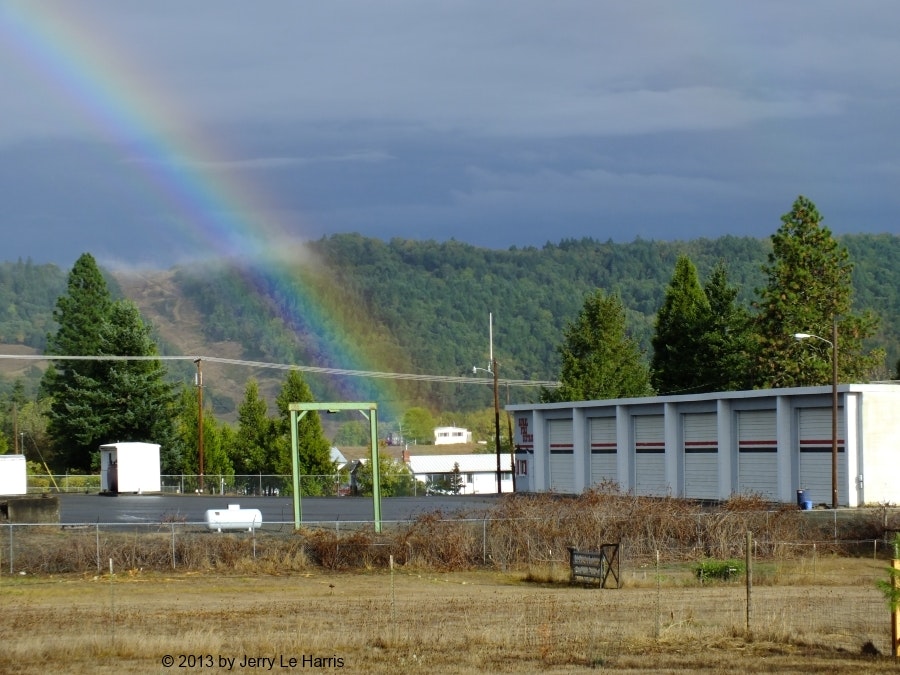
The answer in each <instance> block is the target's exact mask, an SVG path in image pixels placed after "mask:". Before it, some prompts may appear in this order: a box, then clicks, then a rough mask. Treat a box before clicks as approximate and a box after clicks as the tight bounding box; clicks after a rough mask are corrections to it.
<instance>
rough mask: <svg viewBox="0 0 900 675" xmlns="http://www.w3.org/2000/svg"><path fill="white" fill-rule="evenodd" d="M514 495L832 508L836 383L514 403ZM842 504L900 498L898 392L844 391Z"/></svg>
mask: <svg viewBox="0 0 900 675" xmlns="http://www.w3.org/2000/svg"><path fill="white" fill-rule="evenodd" d="M506 410H507V411H509V412H510V414H512V415H513V416H514V417H515V427H514V431H515V446H516V462H515V467H516V471H515V489H516V491H517V492H546V491H553V492H557V493H562V494H578V493H580V492H583V491H584V490H586V489H589V488H591V487H592V486H594V485H597V484H600V483H602V482H609V481H612V482H615V483H617V484H618V486H619V488H620V489H621V490H623V491H625V492H632V493H633V494H636V495H646V496H654V495H655V496H666V495H669V496H673V497H683V498H688V499H702V500H725V499H729V498H730V497H732V496H733V495H736V494H756V495H760V496H762V497H764V498H766V499H770V500H772V501H777V502H792V501H794V500H795V498H796V497H797V491H798V490H804V493H805V499H806V500H809V501H811V502H813V504H827V505H831V503H832V432H831V430H832V388H831V387H830V386H824V387H797V388H789V389H766V390H753V391H737V392H718V393H709V394H691V395H678V396H654V397H646V398H628V399H615V400H606V401H575V402H565V403H541V404H519V405H509V406H507V407H506ZM837 438H838V453H837V492H838V503H839V505H841V506H861V505H864V504H879V503H895V504H896V503H898V502H900V385H897V384H864V385H863V384H860V385H857V384H842V385H839V387H838V410H837Z"/></svg>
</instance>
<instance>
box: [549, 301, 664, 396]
mask: <svg viewBox="0 0 900 675" xmlns="http://www.w3.org/2000/svg"><path fill="white" fill-rule="evenodd" d="M559 354H560V358H561V361H562V368H561V372H560V377H559V379H560V386H559V387H558V388H557V389H555V390H547V389H545V390H543V391H542V392H541V398H542V400H544V401H547V402H553V401H589V400H599V399H608V398H624V397H632V396H649V395H651V394H652V393H653V388H652V387H651V386H650V374H649V372H648V370H647V366H646V365H644V363H643V362H642V361H641V353H640V350H639V349H638V346H637V343H636V342H635V340H633V339H632V338H631V337H629V336H628V335H627V334H626V331H625V308H624V307H623V306H622V302H621V300H619V298H618V296H616V295H607V294H606V293H604V292H603V291H602V290H597V291H594V292H593V293H591V294H590V295H589V296H588V297H587V299H586V300H585V302H584V306H583V307H582V310H581V312H580V313H579V315H578V318H577V319H576V320H575V321H574V322H573V323H571V324H569V325H568V326H567V327H566V329H565V342H564V343H563V344H562V345H561V346H560V347H559Z"/></svg>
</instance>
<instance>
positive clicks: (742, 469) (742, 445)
mask: <svg viewBox="0 0 900 675" xmlns="http://www.w3.org/2000/svg"><path fill="white" fill-rule="evenodd" d="M736 421H737V428H738V492H739V493H744V494H746V493H753V494H758V495H760V496H762V497H765V498H766V499H776V498H777V495H778V452H777V451H778V442H777V440H776V439H777V437H776V434H775V411H774V410H741V411H738V413H737V420H736Z"/></svg>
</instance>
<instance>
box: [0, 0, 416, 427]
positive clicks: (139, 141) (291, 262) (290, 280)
mask: <svg viewBox="0 0 900 675" xmlns="http://www.w3.org/2000/svg"><path fill="white" fill-rule="evenodd" d="M97 25H100V22H97V21H92V17H91V16H90V15H89V14H87V13H86V8H85V6H83V5H82V4H80V3H62V2H60V3H43V2H31V1H28V2H17V1H15V0H13V1H12V2H5V3H4V4H3V6H2V8H0V37H2V39H3V40H4V42H5V44H6V46H7V48H10V49H12V50H14V51H15V53H16V54H18V55H19V57H20V58H21V59H22V60H23V62H24V63H26V64H27V65H28V67H29V68H30V69H31V70H33V71H34V72H36V73H37V75H38V77H39V78H40V80H41V81H42V82H43V83H45V84H46V85H47V86H48V87H50V88H51V89H53V90H54V92H55V93H57V94H59V95H62V96H64V97H65V98H67V99H68V100H69V101H70V102H71V104H72V105H73V106H74V107H76V108H77V109H78V110H79V111H80V113H81V114H82V115H83V116H84V117H85V118H86V119H88V120H90V121H91V123H92V124H93V125H94V126H95V127H96V128H97V130H98V131H99V132H100V133H102V134H104V135H106V136H107V137H108V138H109V139H110V141H112V142H114V143H115V144H116V145H117V146H119V147H121V148H122V149H123V151H124V152H125V154H126V156H127V157H128V158H129V160H130V162H129V166H132V167H135V170H137V171H140V172H142V175H143V177H144V179H146V181H147V182H148V183H149V184H150V185H152V187H153V188H154V190H155V191H156V193H157V194H158V195H159V198H160V199H163V200H165V201H166V202H167V204H168V205H169V207H170V208H171V209H172V211H173V212H174V213H176V214H177V216H176V217H177V219H178V223H179V225H180V226H181V227H182V228H183V229H184V230H185V233H186V234H187V235H188V236H189V237H190V238H191V240H192V241H193V242H195V243H196V247H197V249H196V250H207V251H211V252H212V253H213V255H214V256H215V257H217V258H219V259H224V260H228V261H239V262H237V263H236V268H237V269H238V270H239V272H240V275H241V278H242V280H243V283H244V284H245V285H246V289H247V292H248V293H256V294H257V295H258V296H259V297H261V298H262V299H263V301H264V302H266V303H267V304H269V306H271V307H277V308H278V309H279V311H280V312H282V315H281V317H280V318H281V319H282V320H283V321H285V323H286V324H287V325H288V326H299V325H303V326H305V327H306V328H307V330H308V331H309V332H310V333H312V334H314V335H316V336H322V339H321V344H319V345H317V347H318V348H319V350H318V352H317V354H318V356H317V358H319V359H321V360H322V362H321V363H316V364H310V365H314V366H320V367H325V368H340V369H346V370H350V371H356V372H362V373H364V372H370V371H379V372H384V371H389V370H390V369H391V368H396V367H397V366H398V364H399V363H402V360H400V358H399V357H397V355H396V354H394V355H387V354H383V353H382V354H380V355H378V356H377V357H376V356H374V355H370V354H369V353H368V351H367V349H369V347H368V346H369V345H371V344H372V339H371V337H372V336H371V335H370V334H367V328H368V329H371V324H370V323H369V322H367V321H365V320H360V318H359V317H360V311H361V310H360V309H359V308H354V309H353V311H347V310H346V308H345V309H344V311H342V312H338V311H336V308H335V307H334V304H333V303H334V298H333V297H332V298H331V300H329V299H328V298H327V297H326V295H325V294H324V293H321V292H320V291H317V290H316V286H319V287H320V288H321V284H309V283H305V282H304V281H303V274H301V272H305V273H306V274H308V273H309V272H310V270H314V269H315V267H316V264H317V263H316V260H315V259H314V258H313V257H312V256H311V254H310V253H309V252H308V250H304V248H303V247H302V245H301V244H300V242H299V240H298V239H297V238H296V236H294V235H291V234H290V232H289V230H288V228H287V227H286V225H287V223H285V222H282V221H280V220H279V219H278V218H277V216H276V215H274V214H277V213H278V209H277V208H273V207H272V199H271V197H270V196H269V195H266V194H265V192H264V190H263V189H262V186H260V185H257V184H253V183H252V182H250V181H248V180H246V179H245V178H244V179H241V180H236V179H234V178H232V176H234V175H242V176H243V175H245V174H242V173H235V174H232V173H231V172H227V171H216V170H214V169H213V170H210V168H209V167H215V166H216V165H217V163H219V162H220V161H221V158H223V157H226V156H227V153H226V152H224V151H223V149H222V148H220V147H219V146H218V145H217V143H218V142H219V141H218V139H212V138H207V137H205V136H204V134H203V130H202V129H198V128H196V127H195V126H190V127H188V126H186V125H185V122H184V120H186V119H188V116H187V115H184V114H182V111H181V109H180V106H179V102H178V101H177V100H175V99H174V98H173V96H171V95H170V94H169V92H167V90H166V88H165V86H164V85H163V84H162V83H160V82H158V81H156V80H155V79H154V77H153V75H152V73H150V72H148V71H146V70H142V69H141V68H140V67H139V65H138V64H136V63H134V62H131V61H129V58H128V57H129V50H128V49H127V47H125V46H123V45H120V44H116V43H115V42H114V40H113V37H112V36H110V35H106V34H101V33H99V32H98V31H97V30H96V26H97ZM292 224H294V225H296V223H292ZM248 261H252V262H248ZM263 263H264V264H263ZM284 297H292V300H293V301H292V302H277V305H276V301H275V300H274V299H275V298H284ZM351 317H353V320H352V321H351V320H350V318H351ZM379 359H381V362H378V360H379ZM351 379H352V383H350V382H343V383H342V386H341V387H340V390H341V392H342V395H344V396H345V397H346V398H348V399H355V400H365V401H372V400H374V401H376V402H378V403H379V407H380V408H382V409H383V410H385V412H382V413H381V414H380V416H381V417H382V418H383V419H391V415H392V414H395V413H396V411H393V410H391V406H392V405H395V404H396V403H397V401H396V393H395V391H394V387H393V385H392V383H391V382H389V381H384V380H382V381H381V383H380V384H375V383H374V382H373V381H372V380H370V379H367V378H359V377H357V378H351ZM385 413H387V414H385Z"/></svg>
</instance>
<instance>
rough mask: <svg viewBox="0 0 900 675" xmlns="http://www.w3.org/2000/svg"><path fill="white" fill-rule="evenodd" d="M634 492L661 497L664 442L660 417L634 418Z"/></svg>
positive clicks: (664, 489)
mask: <svg viewBox="0 0 900 675" xmlns="http://www.w3.org/2000/svg"><path fill="white" fill-rule="evenodd" d="M633 419H634V491H635V494H638V495H657V496H662V495H665V494H667V493H668V491H669V490H668V488H669V486H668V485H667V484H666V442H665V431H664V428H663V421H664V418H663V416H662V415H642V416H639V417H634V418H633Z"/></svg>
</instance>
